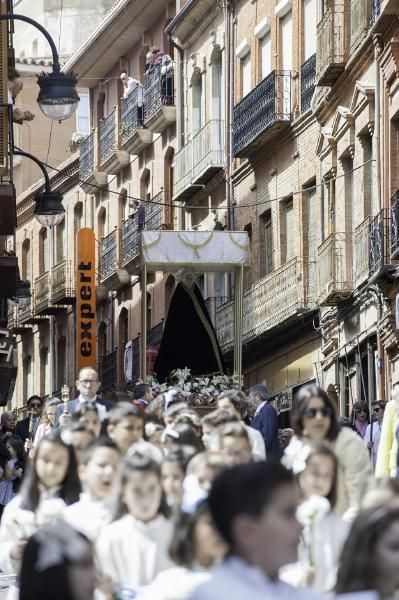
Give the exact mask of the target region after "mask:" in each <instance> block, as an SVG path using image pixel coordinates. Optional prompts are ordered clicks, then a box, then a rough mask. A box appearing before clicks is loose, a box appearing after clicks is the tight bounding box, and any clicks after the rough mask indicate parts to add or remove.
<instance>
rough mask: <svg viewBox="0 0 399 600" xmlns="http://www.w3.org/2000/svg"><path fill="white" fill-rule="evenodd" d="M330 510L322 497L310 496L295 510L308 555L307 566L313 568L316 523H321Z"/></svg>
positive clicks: (327, 502) (329, 506)
mask: <svg viewBox="0 0 399 600" xmlns="http://www.w3.org/2000/svg"><path fill="white" fill-rule="evenodd" d="M330 510H331V505H330V502H329V501H328V500H327V498H324V497H323V496H316V495H313V496H310V498H308V500H305V501H304V502H302V504H300V505H299V506H298V508H297V513H296V516H297V519H298V521H299V522H300V523H301V525H303V530H302V533H301V537H302V541H303V544H304V546H305V548H306V552H307V555H308V560H309V565H310V566H311V567H314V564H315V563H314V555H313V551H314V530H315V526H316V523H317V522H319V521H321V519H322V518H323V517H325V515H327V514H328V513H329V512H330Z"/></svg>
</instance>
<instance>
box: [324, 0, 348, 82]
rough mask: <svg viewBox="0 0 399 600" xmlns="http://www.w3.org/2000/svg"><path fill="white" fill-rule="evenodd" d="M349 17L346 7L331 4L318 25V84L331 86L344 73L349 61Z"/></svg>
mask: <svg viewBox="0 0 399 600" xmlns="http://www.w3.org/2000/svg"><path fill="white" fill-rule="evenodd" d="M349 21H350V19H349V15H347V13H346V11H345V7H344V5H341V4H340V5H337V4H335V3H334V2H333V3H331V4H330V6H329V7H328V9H327V11H326V13H325V14H324V16H323V18H322V20H321V21H320V23H319V24H318V25H317V52H316V82H317V84H318V85H331V84H332V83H334V81H335V80H336V79H337V77H338V76H339V75H340V74H341V73H342V71H343V70H344V68H345V64H346V61H347V59H348V41H347V28H348V26H349Z"/></svg>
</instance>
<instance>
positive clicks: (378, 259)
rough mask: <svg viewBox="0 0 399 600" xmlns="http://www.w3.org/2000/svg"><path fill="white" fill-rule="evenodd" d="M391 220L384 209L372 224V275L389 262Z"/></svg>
mask: <svg viewBox="0 0 399 600" xmlns="http://www.w3.org/2000/svg"><path fill="white" fill-rule="evenodd" d="M388 232H389V221H388V216H387V212H386V210H385V209H382V210H381V211H380V212H379V213H378V215H376V216H375V217H374V218H373V219H372V221H371V224H370V277H372V276H373V275H375V274H376V273H378V271H379V270H380V269H382V267H383V266H384V265H386V264H388V262H389V261H388V235H389V233H388Z"/></svg>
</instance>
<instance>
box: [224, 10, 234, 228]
mask: <svg viewBox="0 0 399 600" xmlns="http://www.w3.org/2000/svg"><path fill="white" fill-rule="evenodd" d="M224 21H225V31H226V44H225V46H226V77H225V81H226V85H225V107H226V110H225V113H226V114H225V133H226V135H225V145H226V202H227V229H228V230H229V231H233V230H234V186H233V160H234V155H233V125H234V4H233V1H232V0H226V2H225V4H224Z"/></svg>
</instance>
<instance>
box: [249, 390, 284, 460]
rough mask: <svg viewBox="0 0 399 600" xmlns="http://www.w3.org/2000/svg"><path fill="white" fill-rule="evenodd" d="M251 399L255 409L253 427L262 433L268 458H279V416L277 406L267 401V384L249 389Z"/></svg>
mask: <svg viewBox="0 0 399 600" xmlns="http://www.w3.org/2000/svg"><path fill="white" fill-rule="evenodd" d="M249 399H250V402H251V404H252V408H253V410H254V411H255V412H254V416H253V419H252V421H251V427H253V428H254V429H257V430H258V431H260V433H261V434H262V437H263V439H264V441H265V446H266V456H267V457H268V458H272V457H273V458H278V457H279V449H278V416H277V412H276V410H275V408H273V406H272V405H271V404H269V403H268V401H267V389H266V386H265V385H254V386H253V387H251V389H250V390H249Z"/></svg>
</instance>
